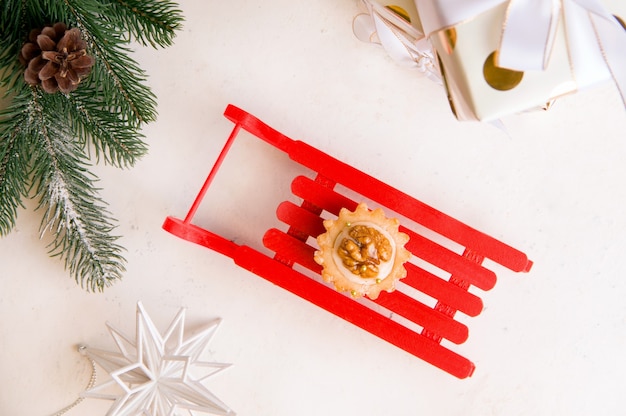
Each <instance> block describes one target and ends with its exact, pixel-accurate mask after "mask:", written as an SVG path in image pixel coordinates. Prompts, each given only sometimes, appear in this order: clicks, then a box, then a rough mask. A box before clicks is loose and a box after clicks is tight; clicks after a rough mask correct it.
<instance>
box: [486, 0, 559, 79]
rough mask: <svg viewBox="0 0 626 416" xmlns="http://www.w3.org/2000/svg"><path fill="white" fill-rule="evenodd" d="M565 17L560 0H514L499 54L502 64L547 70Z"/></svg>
mask: <svg viewBox="0 0 626 416" xmlns="http://www.w3.org/2000/svg"><path fill="white" fill-rule="evenodd" d="M560 16H561V2H560V1H559V0H510V1H509V4H508V7H507V13H506V17H505V21H504V24H503V26H502V38H501V39H500V50H499V53H498V66H501V67H504V68H511V69H516V70H544V69H546V67H547V66H548V60H549V59H550V52H551V51H552V46H553V43H554V37H555V35H556V32H557V28H558V25H559V20H560Z"/></svg>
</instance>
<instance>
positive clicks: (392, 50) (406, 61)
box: [352, 0, 441, 83]
mask: <svg viewBox="0 0 626 416" xmlns="http://www.w3.org/2000/svg"><path fill="white" fill-rule="evenodd" d="M362 2H363V5H364V6H365V7H366V8H367V12H366V13H361V14H358V15H357V16H355V18H354V20H353V22H352V30H353V32H354V34H355V36H356V37H357V38H358V39H359V40H361V41H363V42H372V43H379V44H380V45H381V46H382V47H383V48H384V49H385V51H386V52H387V53H388V54H389V56H390V57H391V58H392V59H393V60H394V61H396V62H398V63H400V64H402V65H404V66H407V67H412V68H417V69H418V70H419V71H421V72H423V73H425V74H426V75H427V76H428V77H429V78H430V79H432V80H433V81H435V82H437V83H441V77H440V75H439V71H438V70H437V68H436V66H435V63H434V54H433V52H432V47H431V46H430V43H429V42H428V39H426V36H424V33H422V32H421V31H420V30H418V29H417V28H416V27H414V26H412V25H411V24H410V23H409V22H407V21H406V20H405V19H403V18H402V17H400V16H399V15H398V14H396V13H395V12H393V11H392V10H390V9H389V8H387V7H385V6H382V5H380V4H379V3H377V2H376V1H372V0H362Z"/></svg>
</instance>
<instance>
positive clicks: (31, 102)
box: [0, 0, 182, 291]
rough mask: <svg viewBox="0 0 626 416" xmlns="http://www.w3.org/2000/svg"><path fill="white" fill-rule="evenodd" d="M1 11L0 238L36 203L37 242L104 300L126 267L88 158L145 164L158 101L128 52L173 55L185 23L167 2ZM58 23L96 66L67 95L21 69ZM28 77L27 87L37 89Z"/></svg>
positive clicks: (17, 6) (59, 3) (16, 5)
mask: <svg viewBox="0 0 626 416" xmlns="http://www.w3.org/2000/svg"><path fill="white" fill-rule="evenodd" d="M0 6H2V7H0V37H1V39H3V41H2V42H0V88H2V89H4V90H5V98H7V97H8V98H9V101H10V104H9V106H8V107H7V108H6V109H4V110H1V111H0V235H3V234H7V233H8V232H9V231H10V230H11V229H12V228H13V227H14V226H15V220H16V216H17V211H18V209H19V208H20V207H21V206H22V199H23V198H28V197H32V198H35V199H37V200H38V207H37V210H40V211H43V216H42V221H41V225H40V231H41V234H42V236H43V235H45V234H46V233H48V232H50V233H51V234H53V238H52V241H51V243H50V244H49V246H48V248H49V250H50V251H49V253H50V255H52V256H58V257H60V258H61V259H62V260H63V261H64V263H65V267H66V268H67V269H68V270H69V271H70V273H71V275H72V276H73V277H74V278H75V279H76V282H77V283H79V284H80V285H81V286H82V287H84V288H87V289H88V290H91V291H95V290H103V289H104V288H105V287H106V286H109V285H110V284H111V283H113V282H114V281H115V280H117V279H120V278H121V277H122V272H123V271H124V264H125V260H124V258H123V257H122V255H121V253H122V251H123V249H122V247H121V246H119V245H118V244H117V240H118V239H119V237H117V236H113V235H111V233H112V232H113V230H114V226H113V219H112V218H111V216H110V214H109V213H108V212H107V210H106V206H105V203H104V202H103V201H102V199H101V198H100V197H99V196H98V190H97V189H96V188H95V187H94V185H95V184H96V182H97V180H98V178H97V177H96V176H95V175H93V174H91V173H90V172H89V170H88V166H89V159H90V158H91V156H92V152H93V153H94V154H95V159H96V161H99V160H100V158H103V159H104V162H105V163H110V164H113V165H115V166H118V167H127V166H132V165H133V164H134V163H135V162H136V160H137V159H138V158H139V157H141V156H142V155H144V154H145V152H146V150H147V146H146V143H145V142H144V141H143V140H142V139H143V138H144V136H143V135H142V134H141V133H140V128H141V127H142V125H143V123H145V122H149V121H153V120H154V119H155V118H156V97H155V95H154V94H153V93H152V91H151V90H150V88H149V87H148V86H147V85H146V84H145V81H146V73H145V72H144V71H143V70H142V69H141V68H140V67H139V65H138V63H137V62H136V61H134V60H133V59H132V58H130V57H129V54H130V53H131V50H130V48H129V47H128V44H129V41H130V40H131V38H135V39H136V40H137V41H138V42H139V43H141V44H144V45H147V44H150V45H152V46H154V47H156V46H167V45H170V44H171V43H172V39H173V37H174V32H175V31H176V30H177V29H179V28H180V26H181V22H182V17H181V13H180V11H179V10H177V9H176V7H175V4H174V3H172V2H171V1H169V0H150V1H139V0H0ZM55 22H62V23H64V24H65V25H66V27H68V28H74V27H77V28H78V29H79V30H80V32H81V36H82V37H83V38H84V40H85V41H86V43H87V47H86V52H87V54H88V55H90V56H92V57H93V58H94V63H93V66H92V68H91V73H90V75H89V76H88V77H85V78H83V79H82V80H81V82H80V85H78V88H77V89H75V90H73V91H72V90H71V93H69V94H62V93H56V94H46V93H44V91H43V89H42V86H41V85H36V86H29V85H27V83H26V80H25V79H24V71H25V67H24V65H22V64H21V63H20V60H19V59H18V57H19V55H20V51H21V50H22V47H23V45H24V43H25V42H26V41H27V40H28V36H29V32H30V31H31V30H32V29H41V28H42V27H43V26H45V25H51V24H53V23H55ZM22 58H25V59H32V58H26V57H25V56H24V57H22ZM23 60H24V59H23ZM32 74H33V70H32V69H31V70H30V73H29V77H30V78H29V79H28V82H31V83H33V84H36V81H35V82H33V75H32ZM34 79H36V78H34Z"/></svg>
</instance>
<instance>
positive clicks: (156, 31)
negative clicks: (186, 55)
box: [108, 0, 183, 48]
mask: <svg viewBox="0 0 626 416" xmlns="http://www.w3.org/2000/svg"><path fill="white" fill-rule="evenodd" d="M108 4H109V5H110V16H111V17H112V18H113V19H115V20H116V21H119V22H123V23H124V25H125V27H126V29H127V30H128V32H129V33H130V38H134V39H135V40H137V41H138V42H139V43H141V44H142V45H144V46H146V45H148V44H150V45H151V46H152V47H154V48H157V47H159V46H169V45H171V44H172V43H173V39H174V36H175V35H176V31H177V30H179V29H180V28H181V27H182V22H183V17H182V12H181V11H180V10H178V9H177V5H176V4H175V3H173V2H171V1H167V0H155V1H152V2H147V1H144V0H109V1H108Z"/></svg>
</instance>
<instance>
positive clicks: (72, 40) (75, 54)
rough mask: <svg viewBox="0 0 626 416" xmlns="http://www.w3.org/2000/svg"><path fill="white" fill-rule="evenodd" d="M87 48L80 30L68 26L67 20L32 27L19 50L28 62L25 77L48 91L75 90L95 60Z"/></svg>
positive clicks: (21, 58)
mask: <svg viewBox="0 0 626 416" xmlns="http://www.w3.org/2000/svg"><path fill="white" fill-rule="evenodd" d="M86 48H87V44H86V43H85V41H84V40H83V39H82V37H81V35H80V30H78V29H77V28H72V29H69V30H68V29H67V27H66V26H65V24H64V23H55V24H54V26H46V27H44V28H43V29H41V30H39V29H34V30H32V31H31V32H30V34H29V36H28V42H26V43H25V44H24V46H23V47H22V50H21V53H20V61H21V62H22V63H23V64H24V65H26V70H25V71H24V80H25V81H26V82H27V83H28V84H30V85H40V84H41V87H42V88H43V90H44V91H46V92H48V93H54V92H57V91H59V90H60V91H61V92H63V93H66V94H67V93H69V92H71V91H74V90H75V89H76V88H77V87H78V84H79V83H80V81H81V79H82V78H84V77H85V76H86V75H87V74H89V72H90V71H91V67H92V66H93V64H94V59H93V58H92V57H91V56H89V55H87V50H86Z"/></svg>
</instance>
